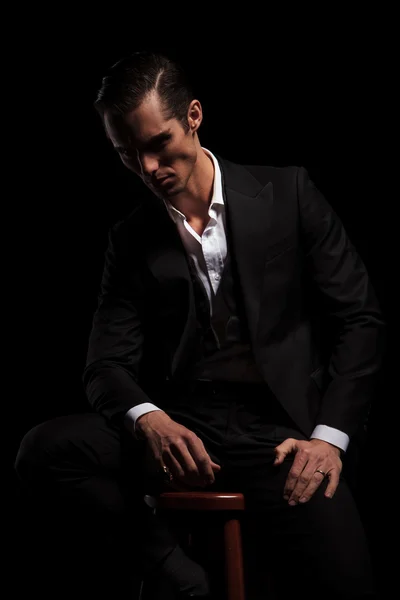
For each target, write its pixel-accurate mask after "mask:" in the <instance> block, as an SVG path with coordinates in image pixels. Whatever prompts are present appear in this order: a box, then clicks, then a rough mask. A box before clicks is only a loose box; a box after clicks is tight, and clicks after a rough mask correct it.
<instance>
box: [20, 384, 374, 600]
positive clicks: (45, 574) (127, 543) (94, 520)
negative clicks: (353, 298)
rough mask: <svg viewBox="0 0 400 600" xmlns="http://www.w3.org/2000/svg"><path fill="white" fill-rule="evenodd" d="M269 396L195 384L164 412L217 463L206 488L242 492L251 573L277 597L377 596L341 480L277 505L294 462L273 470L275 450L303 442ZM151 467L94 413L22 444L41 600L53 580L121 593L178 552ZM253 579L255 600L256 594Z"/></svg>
mask: <svg viewBox="0 0 400 600" xmlns="http://www.w3.org/2000/svg"><path fill="white" fill-rule="evenodd" d="M266 390H267V388H266V387H264V386H259V385H257V386H248V385H244V384H242V385H240V384H235V385H234V386H228V387H225V386H220V387H218V386H212V388H211V389H210V387H209V386H205V385H204V384H203V385H201V384H198V385H196V386H194V389H192V390H191V391H190V392H188V391H186V392H185V393H183V394H182V393H180V394H179V393H177V392H176V390H174V391H173V392H171V394H170V395H169V396H168V398H167V401H166V403H165V406H166V408H165V410H166V412H167V413H168V414H169V415H170V416H171V418H173V419H174V420H176V421H177V422H179V423H181V424H182V425H184V426H185V427H187V428H189V429H190V430H192V431H194V432H195V433H196V434H197V435H198V437H199V438H201V440H202V441H203V443H204V445H205V448H206V450H207V452H208V453H209V455H210V456H211V458H212V460H213V461H215V462H216V463H218V464H220V465H221V467H222V468H221V471H220V472H219V473H218V474H217V475H216V481H215V482H214V484H213V485H211V486H209V487H208V488H206V489H210V490H218V491H230V492H243V493H244V495H245V501H246V514H245V518H246V523H247V525H246V528H245V533H244V535H245V538H244V543H245V551H246V548H248V556H249V555H251V565H252V567H253V569H254V567H255V568H256V569H257V570H258V571H268V572H270V573H271V574H273V577H274V581H275V587H276V590H277V592H278V594H279V597H281V598H286V597H287V598H292V597H296V596H299V595H300V596H303V595H304V596H305V597H307V598H314V597H315V598H317V597H318V598H319V597H322V596H323V597H324V598H325V599H326V598H332V599H333V598H334V599H335V600H340V599H342V598H343V599H350V598H352V599H353V598H375V597H377V596H375V595H373V575H372V569H371V564H370V557H369V552H368V543H367V539H366V536H365V532H364V531H363V526H362V522H361V520H360V516H359V514H358V511H357V507H356V504H355V501H354V499H353V497H352V495H351V492H350V490H349V487H348V485H347V483H346V481H345V480H344V479H343V478H342V479H341V481H340V483H339V486H338V488H337V491H336V493H335V495H334V496H333V498H332V499H327V498H325V497H324V495H323V493H324V489H325V487H326V483H325V482H323V484H322V485H321V486H320V488H319V489H318V490H317V492H316V493H315V495H314V496H313V497H312V499H311V500H310V501H309V502H308V503H306V504H303V505H298V506H294V507H291V506H289V505H288V503H287V501H285V500H284V499H283V488H284V483H285V479H286V477H287V474H288V471H289V469H290V466H291V464H292V460H293V457H292V456H291V457H288V459H287V460H285V461H284V463H283V464H282V465H281V466H279V467H276V466H274V465H273V460H274V447H275V446H277V445H278V444H279V443H281V442H282V441H283V440H285V439H286V438H288V437H294V438H297V439H304V436H303V435H302V434H300V432H299V431H298V430H297V429H296V426H295V425H294V423H293V422H292V421H291V420H290V418H289V417H288V415H287V414H286V413H285V411H284V410H283V409H282V408H281V407H280V406H279V404H278V402H277V401H276V399H275V398H274V397H273V396H272V395H271V394H268V393H267V391H266ZM146 464H147V463H146V442H141V441H140V442H139V441H137V440H134V439H133V437H132V436H131V434H129V433H128V432H125V431H121V430H119V429H116V428H115V427H113V426H111V425H110V423H109V422H108V421H106V419H105V418H104V417H102V416H101V415H99V414H96V413H87V414H77V415H69V416H63V417H59V418H56V419H52V420H50V421H47V422H45V423H42V424H39V425H37V426H36V427H34V428H33V429H31V430H30V431H29V432H28V433H27V434H26V435H25V437H24V438H23V440H22V442H21V446H20V449H19V452H18V455H17V460H16V471H17V474H18V476H19V479H20V481H21V484H22V489H23V490H24V492H23V493H24V497H25V498H27V499H28V503H27V504H29V508H27V509H26V510H29V512H28V514H29V515H30V517H29V519H30V526H28V528H27V531H29V536H27V537H29V544H28V550H26V554H27V555H28V556H26V559H27V564H29V565H31V566H32V564H34V565H35V568H34V569H33V570H35V573H36V575H35V576H34V579H35V577H38V578H39V580H40V588H41V591H42V596H43V597H45V596H44V587H45V583H44V582H47V583H46V585H47V586H48V590H49V595H51V593H52V592H54V586H57V589H58V593H59V592H60V588H59V584H60V581H62V582H63V589H65V590H66V589H67V588H68V582H69V585H70V587H71V588H72V589H76V585H79V588H80V590H81V591H82V593H83V591H84V585H85V583H84V582H86V585H88V586H89V587H90V589H91V590H94V589H95V588H94V587H92V586H96V585H97V588H96V593H97V594H98V596H97V597H106V596H107V594H108V593H109V589H112V590H113V591H114V592H115V590H116V589H117V588H118V586H123V585H126V584H127V586H128V587H127V589H128V588H129V581H130V580H131V578H133V576H134V573H136V574H137V576H138V577H139V578H140V577H141V576H142V574H146V573H148V572H150V571H151V569H152V567H153V566H154V565H155V564H156V563H157V562H158V561H160V560H161V559H162V558H163V557H164V556H166V555H167V554H168V553H169V552H171V550H172V549H173V548H174V547H175V545H176V543H177V541H178V539H177V537H176V535H175V532H174V529H173V527H171V525H170V523H169V522H168V521H165V520H163V518H162V517H161V516H155V515H154V514H153V512H152V510H151V509H150V508H149V507H147V505H146V504H145V502H144V500H143V498H144V495H145V494H149V493H157V491H161V490H162V489H165V486H164V484H163V483H162V481H161V478H160V479H158V478H157V476H156V475H155V474H154V473H152V472H149V471H148V470H147V467H146ZM32 529H33V530H35V533H32ZM25 543H27V540H26V539H25ZM39 547H40V548H41V550H39ZM25 548H26V546H25ZM38 563H39V565H38ZM38 573H39V575H38ZM52 574H53V577H52ZM31 576H32V574H31ZM250 579H251V577H250V576H249V577H248V578H247V585H248V587H249V599H248V600H253V598H256V595H257V590H254V589H251V585H252V583H251V582H252V581H253V579H251V581H250ZM76 580H79V583H78V584H76ZM30 587H32V583H31V584H30ZM121 589H122V588H121ZM106 590H107V591H106ZM102 592H103V593H104V596H101V593H102ZM99 594H100V596H99ZM261 597H263V596H262V595H261V596H260V598H261ZM257 598H258V597H257Z"/></svg>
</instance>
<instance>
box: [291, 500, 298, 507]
mask: <svg viewBox="0 0 400 600" xmlns="http://www.w3.org/2000/svg"><path fill="white" fill-rule="evenodd" d="M296 504H297V502H295V501H294V500H291V501H290V502H289V506H296Z"/></svg>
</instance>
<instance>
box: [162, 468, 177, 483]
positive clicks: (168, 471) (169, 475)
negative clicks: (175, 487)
mask: <svg viewBox="0 0 400 600" xmlns="http://www.w3.org/2000/svg"><path fill="white" fill-rule="evenodd" d="M163 470H164V473H166V474H167V475H168V480H169V481H172V480H173V478H174V477H173V475H172V473H171V471H170V470H169V469H168V467H166V466H165V465H163Z"/></svg>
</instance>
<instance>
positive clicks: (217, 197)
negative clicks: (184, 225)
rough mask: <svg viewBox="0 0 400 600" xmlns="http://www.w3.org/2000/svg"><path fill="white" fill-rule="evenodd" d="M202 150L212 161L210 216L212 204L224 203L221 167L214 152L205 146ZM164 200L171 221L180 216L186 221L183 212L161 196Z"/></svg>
mask: <svg viewBox="0 0 400 600" xmlns="http://www.w3.org/2000/svg"><path fill="white" fill-rule="evenodd" d="M202 149H203V150H204V152H205V153H206V154H208V156H209V157H210V158H211V160H212V161H213V164H214V181H213V193H212V198H211V203H210V206H209V208H208V214H209V215H210V217H212V216H213V211H214V209H213V205H214V204H222V205H224V195H223V192H222V176H221V169H220V166H219V164H218V160H217V159H216V157H215V156H214V154H213V153H212V152H210V150H207V148H202ZM163 200H164V204H165V206H166V208H167V210H168V213H169V215H170V217H171V218H172V220H173V221H175V222H176V219H177V218H180V219H182V220H184V221H186V217H185V215H184V214H183V213H181V211H180V210H178V209H177V208H175V206H172V204H171V202H170V201H169V200H166V199H165V198H163Z"/></svg>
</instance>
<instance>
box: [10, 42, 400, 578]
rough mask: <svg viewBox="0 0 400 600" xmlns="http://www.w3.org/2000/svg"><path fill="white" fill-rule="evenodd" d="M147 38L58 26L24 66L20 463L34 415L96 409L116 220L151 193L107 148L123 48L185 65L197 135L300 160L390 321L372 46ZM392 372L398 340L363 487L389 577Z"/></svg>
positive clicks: (267, 158)
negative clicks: (107, 113) (104, 294)
mask: <svg viewBox="0 0 400 600" xmlns="http://www.w3.org/2000/svg"><path fill="white" fill-rule="evenodd" d="M203 33H204V32H203ZM136 42H137V43H134V44H129V43H126V42H125V43H122V42H119V43H115V42H113V43H111V42H109V43H108V42H107V37H106V36H104V37H103V38H102V39H101V41H100V40H98V39H97V40H96V43H94V44H90V41H88V43H85V44H83V43H82V44H74V43H71V44H69V45H67V46H66V45H64V44H61V43H60V44H59V45H57V40H56V39H53V40H52V46H51V48H50V49H49V47H44V48H42V46H41V45H40V42H39V40H37V44H33V45H32V44H31V45H30V47H29V48H28V49H27V54H26V55H25V60H24V62H23V68H22V69H21V71H20V72H19V71H17V72H16V73H15V75H16V79H17V80H19V84H20V87H21V92H20V93H19V94H18V95H17V94H15V95H14V97H13V98H11V99H12V100H13V103H14V104H13V106H14V111H13V113H12V114H13V115H14V119H15V114H16V113H17V114H18V119H17V121H18V132H19V133H18V139H16V140H15V142H16V149H15V150H14V155H13V156H14V158H15V160H14V161H13V162H14V165H13V167H14V171H13V187H12V195H13V194H14V195H15V198H16V199H17V200H18V202H17V205H18V209H17V211H16V215H15V216H14V217H13V220H12V222H11V223H9V226H10V228H9V227H6V228H5V229H7V231H5V235H6V236H7V241H8V240H9V241H8V244H10V245H9V246H8V248H7V250H8V254H7V256H9V257H11V256H12V257H13V259H14V260H15V259H16V260H17V268H14V267H13V268H12V271H11V276H10V277H11V279H10V286H9V287H7V289H9V290H12V291H13V293H12V294H11V298H10V300H11V302H12V308H13V310H15V314H16V319H15V323H16V324H17V325H16V327H14V328H13V332H14V333H13V342H12V345H11V346H10V348H11V351H10V353H11V366H10V371H9V372H8V373H7V377H8V378H10V380H11V381H12V384H13V394H12V396H13V403H12V414H11V417H10V419H9V422H10V423H11V426H10V427H7V440H8V444H7V459H8V461H9V462H8V464H9V465H10V470H11V471H12V462H13V459H14V456H15V453H16V451H17V448H18V444H19V441H20V439H21V437H22V436H23V434H24V433H25V432H26V431H27V430H28V429H29V428H30V427H32V426H33V425H35V424H36V423H39V422H41V421H43V420H45V419H48V418H51V417H53V416H56V415H60V414H66V413H69V412H73V411H77V410H85V408H86V399H85V396H84V393H83V389H82V384H81V374H82V370H83V367H84V362H85V353H86V345H87V339H88V335H89V331H90V327H91V319H92V314H93V311H94V309H95V307H96V302H97V293H98V289H99V284H100V277H101V271H102V267H103V258H104V251H105V248H106V244H107V232H108V229H109V227H110V226H111V225H112V224H113V223H114V222H115V221H116V220H118V219H120V218H122V217H123V216H124V215H125V214H126V213H127V212H129V211H130V210H131V209H132V208H133V206H134V203H135V201H136V199H137V198H138V197H139V196H140V194H141V191H142V184H141V183H140V182H139V181H137V180H136V179H135V177H134V176H133V175H132V174H130V173H129V172H128V171H126V170H124V167H123V166H122V164H120V162H119V159H118V157H117V156H116V155H115V154H114V153H113V152H112V150H111V148H110V146H109V144H108V142H107V141H106V140H105V137H104V134H103V131H102V128H101V125H100V122H99V119H98V117H97V115H96V114H95V112H94V110H93V108H92V103H93V101H94V98H95V94H96V89H97V87H98V86H99V84H100V80H101V75H102V72H103V70H104V68H105V67H107V66H108V65H109V64H111V63H112V62H113V61H114V60H116V59H117V58H119V57H120V56H121V54H124V53H125V52H128V51H131V50H135V49H141V48H143V47H153V48H156V49H161V50H165V51H168V52H169V53H170V54H171V55H172V56H174V57H176V58H178V59H179V60H181V61H182V63H183V64H184V66H185V67H186V68H188V69H189V70H190V73H191V75H192V77H193V79H194V82H195V84H196V88H197V95H198V97H199V99H200V100H201V101H202V104H203V109H204V123H203V125H202V128H201V130H200V139H201V142H202V144H203V145H204V146H206V147H208V148H209V149H210V150H212V151H213V152H216V153H219V154H221V155H223V156H225V157H227V158H229V159H231V160H233V161H238V162H245V163H258V164H270V165H276V166H283V165H303V166H305V167H306V168H307V169H308V171H309V173H310V175H311V177H312V178H313V179H314V181H315V182H316V184H317V186H318V187H319V188H320V189H321V190H322V192H323V193H324V194H325V196H326V198H327V199H328V200H329V201H330V202H331V204H332V205H333V206H334V208H335V209H336V211H337V212H338V213H339V215H340V216H341V218H342V220H343V221H344V223H345V225H346V227H347V230H348V232H349V234H350V236H351V238H352V240H353V242H354V244H355V245H356V247H357V248H358V250H359V252H360V254H361V256H362V257H363V259H364V261H365V263H366V265H367V267H368V269H369V272H370V275H371V278H372V280H373V283H374V285H375V288H376V292H377V294H378V296H379V299H380V301H381V305H382V308H383V310H384V312H385V314H386V317H387V319H388V321H389V323H390V320H391V317H392V309H391V306H390V302H389V300H390V298H389V291H388V286H389V283H392V280H391V277H390V275H391V273H392V272H393V261H394V258H393V254H394V252H393V248H394V241H393V238H391V237H390V234H389V226H390V224H391V223H392V222H393V220H394V219H395V218H396V217H395V215H394V214H393V207H392V199H393V192H392V191H389V192H387V191H386V189H385V188H384V184H385V182H386V178H387V172H388V170H389V167H388V164H387V163H386V162H385V158H384V157H383V154H382V148H383V146H384V144H383V143H382V128H384V126H382V123H383V122H384V121H385V119H386V118H387V114H386V111H387V106H386V102H385V101H384V94H385V87H384V79H385V76H384V74H383V72H382V69H381V66H380V64H379V62H377V60H376V56H375V47H374V46H371V47H364V48H363V51H362V52H360V51H359V50H358V48H357V46H355V47H354V48H353V47H352V48H351V49H350V51H348V50H346V51H345V52H343V53H340V52H338V51H337V48H338V46H335V48H334V50H335V51H331V49H329V48H327V49H324V50H323V51H322V49H321V47H318V48H315V49H314V51H313V52H311V53H310V54H309V55H307V56H302V57H301V58H300V57H299V54H298V52H299V49H298V48H296V47H294V48H290V50H289V49H288V51H287V52H285V47H284V43H283V46H282V45H281V46H280V47H279V50H278V51H277V49H276V47H274V46H273V45H270V46H268V45H267V46H263V44H262V43H259V44H258V45H257V46H256V45H254V44H253V45H252V44H248V45H246V46H243V45H241V46H239V45H238V44H235V42H234V41H231V42H230V43H229V44H228V45H226V46H224V47H223V48H224V49H223V50H222V49H219V50H217V49H216V48H215V47H214V44H213V43H210V44H209V45H208V46H206V47H204V45H200V44H193V45H189V46H188V45H187V44H186V43H185V45H183V44H182V46H181V47H180V46H179V45H177V46H176V45H175V46H174V47H173V46H172V44H170V43H167V44H161V43H159V44H158V45H157V44H155V43H154V40H153V41H152V43H150V42H149V40H147V42H144V41H143V40H140V41H139V40H136ZM26 90H29V94H28V93H27V91H26ZM15 107H17V110H15ZM7 266H8V260H7ZM390 296H391V297H392V296H393V290H392V291H391V294H390ZM389 335H391V328H390V330H389ZM389 339H390V338H389ZM393 382H394V379H393V357H392V355H391V353H390V352H389V357H388V359H387V361H386V365H385V370H384V377H383V378H382V383H381V385H380V388H379V391H378V394H377V397H376V402H375V404H374V406H373V408H372V412H371V418H370V429H369V437H368V441H367V446H366V450H365V454H364V458H363V461H362V464H361V467H360V488H359V489H360V492H359V504H360V508H361V510H362V512H363V517H364V520H365V523H366V526H367V530H368V534H369V536H370V540H371V545H372V548H373V552H374V556H375V560H376V565H377V570H378V572H379V574H380V577H381V578H382V580H383V579H385V580H386V579H387V577H388V576H389V575H390V574H391V573H389V570H390V569H389V566H388V562H389V561H390V554H389V551H388V549H387V545H386V544H387V539H388V533H387V532H388V531H389V530H390V529H391V527H392V523H391V518H392V517H391V512H390V507H391V506H392V502H395V499H394V498H391V497H390V495H389V497H388V496H387V494H388V493H389V490H388V489H387V486H386V485H385V483H384V481H382V469H383V466H384V464H385V463H386V464H387V462H388V460H384V459H383V457H387V456H388V450H387V448H388V445H387V443H388V436H389V423H388V421H389V422H390V421H391V418H389V417H388V414H390V413H388V411H390V410H391V409H390V408H389V409H388V402H390V399H391V398H392V397H393V392H392V391H389V390H391V387H392V386H393ZM389 406H390V404H389ZM389 455H390V454H389ZM12 489H13V490H14V489H15V482H14V480H13V483H12ZM17 506H18V504H17ZM388 508H389V510H388ZM16 531H18V529H17V530H16Z"/></svg>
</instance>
